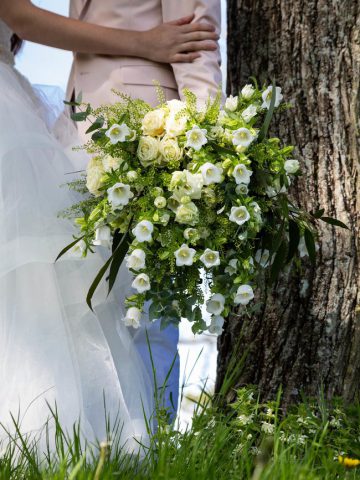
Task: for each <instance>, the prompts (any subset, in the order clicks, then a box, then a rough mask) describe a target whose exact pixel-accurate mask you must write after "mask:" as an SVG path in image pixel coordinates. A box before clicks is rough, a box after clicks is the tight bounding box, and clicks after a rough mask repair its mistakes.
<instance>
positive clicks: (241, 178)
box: [233, 163, 253, 185]
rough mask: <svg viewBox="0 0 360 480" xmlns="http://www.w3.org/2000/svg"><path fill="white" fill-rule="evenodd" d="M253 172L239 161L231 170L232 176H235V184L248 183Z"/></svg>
mask: <svg viewBox="0 0 360 480" xmlns="http://www.w3.org/2000/svg"><path fill="white" fill-rule="evenodd" d="M252 174H253V172H252V171H251V170H248V169H247V168H246V166H245V165H243V164H242V163H239V164H238V165H236V167H235V168H234V171H233V177H234V178H235V182H236V183H237V185H240V184H242V183H244V184H245V185H248V184H249V183H250V177H251V175H252Z"/></svg>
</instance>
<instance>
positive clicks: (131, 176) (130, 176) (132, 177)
mask: <svg viewBox="0 0 360 480" xmlns="http://www.w3.org/2000/svg"><path fill="white" fill-rule="evenodd" d="M126 178H127V179H128V180H129V182H135V180H137V178H138V174H137V173H136V172H135V170H131V171H130V172H127V174H126Z"/></svg>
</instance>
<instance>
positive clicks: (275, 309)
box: [217, 0, 360, 402]
mask: <svg viewBox="0 0 360 480" xmlns="http://www.w3.org/2000/svg"><path fill="white" fill-rule="evenodd" d="M228 28H229V30H228V55H229V62H228V65H229V66H228V75H229V77H228V91H229V93H233V94H235V93H237V92H238V89H239V86H243V85H244V84H245V83H249V77H251V76H255V77H256V78H257V79H258V80H260V82H261V83H262V82H263V81H269V80H271V79H272V78H273V77H275V78H276V81H277V84H278V85H280V86H281V87H282V88H283V92H284V97H285V99H286V101H289V102H290V103H292V104H293V108H292V109H291V110H289V111H288V112H287V113H286V114H285V115H282V117H281V119H278V123H277V125H276V127H275V129H274V130H273V133H275V134H277V135H279V136H280V138H281V139H283V140H284V141H285V142H289V143H290V144H293V145H296V146H297V158H299V159H300V160H301V161H302V168H303V171H304V173H305V175H304V176H303V177H302V178H301V179H300V180H299V181H298V182H297V185H296V187H295V188H294V190H293V193H294V196H295V197H296V198H297V200H298V201H299V203H300V204H301V205H302V206H303V207H305V208H306V209H307V210H308V211H310V210H316V209H318V208H319V207H322V208H325V211H326V214H328V215H329V216H334V217H336V218H338V219H339V220H342V221H343V222H345V223H346V224H347V225H348V226H349V227H350V229H351V230H350V231H349V232H348V231H345V230H342V229H338V228H336V229H335V228H333V227H330V226H327V225H326V224H322V225H320V228H319V237H320V238H319V245H320V249H319V252H318V254H319V255H318V262H317V265H316V267H315V268H312V267H311V266H309V265H308V266H306V267H305V268H304V269H303V271H302V273H301V275H300V274H298V273H296V272H294V271H292V272H291V273H290V274H286V275H284V276H283V277H282V278H281V280H280V281H279V283H278V285H277V286H276V287H275V288H274V289H273V290H272V291H271V292H269V293H268V294H267V295H266V296H265V297H264V298H263V301H262V309H261V312H260V313H259V314H258V315H256V316H253V317H252V318H245V317H241V318H240V319H239V318H238V317H235V316H232V317H231V318H230V319H229V320H228V322H227V324H226V328H225V332H224V334H223V335H222V337H221V338H220V339H219V361H218V381H217V390H219V388H220V386H221V384H222V382H223V379H224V374H225V371H226V368H227V366H228V364H229V359H230V356H231V354H232V352H233V351H234V349H235V348H236V346H237V345H239V346H240V349H239V354H238V355H239V356H241V355H243V354H244V353H245V352H247V355H246V357H245V363H244V366H243V368H242V370H241V372H240V373H239V375H238V376H237V378H236V386H240V385H244V384H255V385H258V386H259V388H260V391H261V393H262V395H263V397H265V398H270V397H273V396H274V395H275V394H276V392H277V390H278V388H279V387H280V385H281V386H282V388H283V391H284V397H283V398H284V401H285V402H289V401H293V400H296V399H297V398H299V394H300V392H301V391H302V392H304V393H305V394H307V395H316V394H317V393H318V392H319V387H320V386H323V388H324V391H325V394H326V395H327V396H328V397H332V396H333V395H341V396H343V397H344V398H345V399H346V400H347V401H352V400H354V399H355V398H356V397H358V396H359V393H360V298H359V297H360V296H359V286H360V272H359V260H360V249H359V247H360V242H359V211H360V188H359V187H360V184H359V183H360V182H359V178H360V175H359V173H360V167H359V158H360V155H359V154H360V137H359V127H360V125H359V112H360V91H359V81H360V0H228ZM276 122H277V121H276V120H275V123H276ZM229 399H231V396H230V398H229Z"/></svg>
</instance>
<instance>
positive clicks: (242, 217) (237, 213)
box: [229, 207, 250, 225]
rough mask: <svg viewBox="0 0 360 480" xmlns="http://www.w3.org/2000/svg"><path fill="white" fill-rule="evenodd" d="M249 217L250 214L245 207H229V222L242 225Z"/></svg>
mask: <svg viewBox="0 0 360 480" xmlns="http://www.w3.org/2000/svg"><path fill="white" fill-rule="evenodd" d="M249 219H250V214H249V212H248V210H247V208H246V207H231V213H230V216H229V220H230V222H235V223H237V224H238V225H243V224H244V223H245V222H247V221H248V220H249Z"/></svg>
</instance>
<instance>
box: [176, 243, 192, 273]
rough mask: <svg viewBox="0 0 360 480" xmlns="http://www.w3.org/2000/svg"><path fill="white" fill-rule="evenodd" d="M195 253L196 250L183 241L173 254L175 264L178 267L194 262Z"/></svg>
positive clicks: (188, 265)
mask: <svg viewBox="0 0 360 480" xmlns="http://www.w3.org/2000/svg"><path fill="white" fill-rule="evenodd" d="M195 254H196V250H195V249H194V248H189V247H188V246H187V245H186V244H185V243H183V244H182V245H181V247H180V248H179V249H178V250H176V252H175V254H174V255H175V258H176V265H177V266H178V267H182V266H187V267H190V266H191V265H192V264H193V263H194V256H195Z"/></svg>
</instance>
